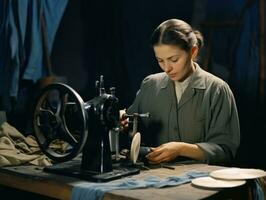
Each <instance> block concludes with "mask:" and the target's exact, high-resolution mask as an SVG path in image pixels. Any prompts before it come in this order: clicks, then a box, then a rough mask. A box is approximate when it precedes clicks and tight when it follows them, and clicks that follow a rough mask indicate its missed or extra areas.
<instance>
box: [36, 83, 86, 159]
mask: <svg viewBox="0 0 266 200" xmlns="http://www.w3.org/2000/svg"><path fill="white" fill-rule="evenodd" d="M86 119H87V113H86V110H85V106H84V102H83V100H82V98H81V97H80V96H79V94H78V93H77V92H75V91H74V90H73V89H72V88H70V87H69V86H67V85H65V84H61V83H55V84H51V85H49V86H48V87H46V88H45V89H44V90H43V91H42V92H41V94H40V95H39V97H38V100H37V103H36V105H35V109H34V114H33V127H34V133H35V137H36V140H37V142H38V144H39V146H40V148H41V150H42V151H43V152H44V154H46V155H47V156H48V157H49V158H51V159H52V160H54V161H56V162H65V161H68V160H71V159H72V158H74V157H75V156H77V155H78V154H79V153H80V152H81V151H82V149H83V147H84V145H85V143H86V140H87V136H88V129H87V120H86Z"/></svg>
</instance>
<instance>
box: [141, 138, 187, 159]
mask: <svg viewBox="0 0 266 200" xmlns="http://www.w3.org/2000/svg"><path fill="white" fill-rule="evenodd" d="M182 144H183V143H181V142H168V143H165V144H162V145H160V146H159V147H156V148H151V151H152V152H151V153H149V154H148V155H147V156H146V158H147V159H148V160H149V161H150V163H153V164H157V163H161V162H168V161H170V160H174V159H175V158H176V157H178V156H179V155H180V151H181V149H182Z"/></svg>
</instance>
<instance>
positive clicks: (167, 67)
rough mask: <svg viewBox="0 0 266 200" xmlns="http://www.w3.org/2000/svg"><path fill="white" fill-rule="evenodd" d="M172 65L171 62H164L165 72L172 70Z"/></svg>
mask: <svg viewBox="0 0 266 200" xmlns="http://www.w3.org/2000/svg"><path fill="white" fill-rule="evenodd" d="M172 69H173V67H172V65H171V64H169V63H168V62H166V63H165V72H166V73H169V72H170V71H172Z"/></svg>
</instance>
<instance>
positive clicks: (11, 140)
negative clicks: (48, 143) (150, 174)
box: [0, 122, 52, 167]
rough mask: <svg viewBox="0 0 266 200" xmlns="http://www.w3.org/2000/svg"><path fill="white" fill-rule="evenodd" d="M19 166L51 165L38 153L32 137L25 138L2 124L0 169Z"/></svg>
mask: <svg viewBox="0 0 266 200" xmlns="http://www.w3.org/2000/svg"><path fill="white" fill-rule="evenodd" d="M21 164H33V165H38V166H49V165H51V164H52V163H51V160H50V159H49V158H47V156H45V155H44V154H43V153H42V152H41V151H40V148H39V146H38V144H37V142H36V139H35V138H34V137H33V136H31V135H29V136H27V137H25V136H24V135H23V134H21V133H20V132H19V131H18V130H17V129H16V128H15V127H13V126H11V125H9V124H8V123H7V122H4V123H3V124H1V125H0V167H3V166H14V165H21Z"/></svg>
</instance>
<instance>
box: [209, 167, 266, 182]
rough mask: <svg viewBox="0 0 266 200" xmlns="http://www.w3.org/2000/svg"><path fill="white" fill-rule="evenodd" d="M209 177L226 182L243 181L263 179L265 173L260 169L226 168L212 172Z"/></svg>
mask: <svg viewBox="0 0 266 200" xmlns="http://www.w3.org/2000/svg"><path fill="white" fill-rule="evenodd" d="M210 176H211V177H213V178H218V179H226V180H243V179H254V178H260V177H264V176H266V172H265V171H263V170H261V169H248V168H226V169H219V170H216V171H213V172H211V173H210Z"/></svg>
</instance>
